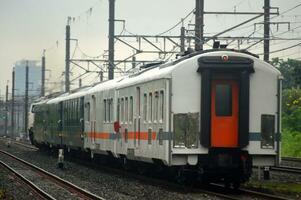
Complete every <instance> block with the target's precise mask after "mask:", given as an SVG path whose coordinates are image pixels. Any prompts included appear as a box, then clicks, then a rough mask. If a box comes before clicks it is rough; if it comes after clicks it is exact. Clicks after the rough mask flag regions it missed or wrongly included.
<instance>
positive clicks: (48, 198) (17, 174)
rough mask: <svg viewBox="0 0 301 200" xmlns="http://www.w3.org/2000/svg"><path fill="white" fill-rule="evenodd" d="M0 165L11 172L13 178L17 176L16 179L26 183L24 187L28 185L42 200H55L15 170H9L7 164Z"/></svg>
mask: <svg viewBox="0 0 301 200" xmlns="http://www.w3.org/2000/svg"><path fill="white" fill-rule="evenodd" d="M0 165H2V166H3V167H4V168H6V169H7V170H9V171H10V172H12V173H13V174H14V175H15V176H17V177H18V178H20V179H21V180H22V181H23V182H24V183H26V185H28V186H29V187H30V188H32V190H34V191H35V192H36V193H37V194H38V195H40V196H41V197H42V198H43V199H47V200H55V198H54V197H53V196H51V195H50V194H48V193H47V192H45V191H43V190H42V189H40V188H39V187H38V186H37V185H35V184H34V183H33V182H31V181H30V180H28V179H27V178H25V177H24V176H23V175H22V174H20V173H18V172H17V171H16V170H14V169H13V168H11V167H10V166H8V165H7V164H5V163H4V162H2V161H0Z"/></svg>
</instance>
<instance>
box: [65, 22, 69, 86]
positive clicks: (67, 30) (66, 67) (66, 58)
mask: <svg viewBox="0 0 301 200" xmlns="http://www.w3.org/2000/svg"><path fill="white" fill-rule="evenodd" d="M69 22H70V17H68V23H67V26H66V55H65V92H69V91H70V77H69V76H70V24H69Z"/></svg>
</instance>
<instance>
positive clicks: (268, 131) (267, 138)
mask: <svg viewBox="0 0 301 200" xmlns="http://www.w3.org/2000/svg"><path fill="white" fill-rule="evenodd" d="M274 136H275V116H274V115H261V148H274Z"/></svg>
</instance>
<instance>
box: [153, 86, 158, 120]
mask: <svg viewBox="0 0 301 200" xmlns="http://www.w3.org/2000/svg"><path fill="white" fill-rule="evenodd" d="M154 104H155V105H154V121H155V122H157V121H158V113H159V112H158V109H159V92H155V102H154Z"/></svg>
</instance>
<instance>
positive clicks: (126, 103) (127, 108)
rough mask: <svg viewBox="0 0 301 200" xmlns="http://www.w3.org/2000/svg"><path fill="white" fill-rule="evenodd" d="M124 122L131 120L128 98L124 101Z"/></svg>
mask: <svg viewBox="0 0 301 200" xmlns="http://www.w3.org/2000/svg"><path fill="white" fill-rule="evenodd" d="M124 115H125V116H124V121H126V122H128V120H129V119H128V118H129V100H128V97H125V100H124Z"/></svg>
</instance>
